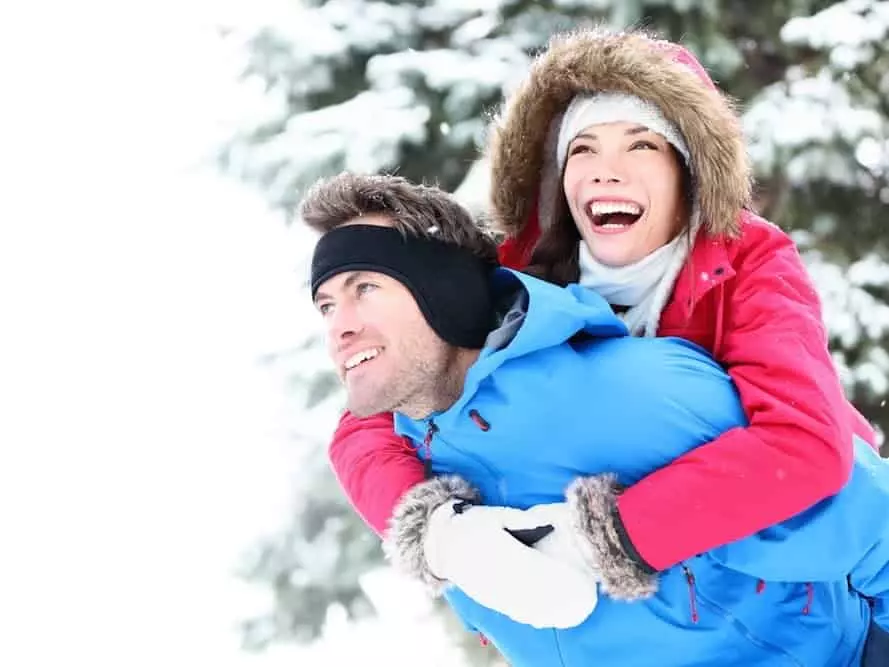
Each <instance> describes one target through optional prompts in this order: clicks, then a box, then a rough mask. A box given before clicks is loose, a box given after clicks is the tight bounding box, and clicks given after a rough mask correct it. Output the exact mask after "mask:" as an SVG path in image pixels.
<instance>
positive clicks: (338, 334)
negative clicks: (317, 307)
mask: <svg viewBox="0 0 889 667" xmlns="http://www.w3.org/2000/svg"><path fill="white" fill-rule="evenodd" d="M361 328H362V325H361V319H360V318H359V316H358V309H357V308H354V307H353V306H352V305H350V304H346V303H342V304H337V307H336V308H335V309H334V312H333V313H332V314H331V315H330V317H328V318H327V333H328V336H329V337H330V339H331V341H333V342H341V341H343V340H345V339H348V338H351V337H352V336H354V335H355V334H357V333H359V332H360V331H361Z"/></svg>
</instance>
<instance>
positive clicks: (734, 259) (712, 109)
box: [330, 30, 875, 599]
mask: <svg viewBox="0 0 889 667" xmlns="http://www.w3.org/2000/svg"><path fill="white" fill-rule="evenodd" d="M489 157H490V160H491V165H492V179H491V182H492V183H493V188H492V190H493V192H492V214H493V220H494V224H495V225H496V226H497V227H498V228H499V230H500V231H502V232H503V233H504V234H505V235H506V236H507V240H506V241H505V243H504V244H503V246H502V248H501V260H502V262H503V263H504V264H505V265H506V266H509V267H511V268H519V269H527V270H528V271H529V272H531V273H534V274H536V275H538V276H540V277H543V278H545V279H547V280H551V281H554V282H558V283H563V284H564V283H569V282H574V281H577V282H580V283H581V284H583V285H586V286H588V287H590V288H591V289H595V290H597V291H599V292H600V293H601V294H602V295H603V296H604V297H605V298H606V299H607V300H608V302H609V303H610V304H611V305H612V307H613V308H614V309H615V311H616V312H619V313H621V315H622V317H623V318H624V320H625V322H626V324H627V325H628V327H630V329H631V331H632V333H634V334H635V335H641V336H679V337H682V338H685V339H687V340H690V341H693V342H695V343H697V344H699V345H701V346H702V347H704V348H706V349H707V350H708V351H710V352H711V353H712V354H713V356H714V357H715V358H716V360H717V361H719V362H720V363H721V364H722V365H723V366H724V367H725V368H726V370H727V371H728V373H729V374H730V375H731V377H732V379H733V381H734V383H735V384H736V386H737V388H738V391H739V393H740V397H741V400H742V403H743V405H744V408H745V412H746V415H747V418H748V422H749V426H747V427H746V428H736V429H732V430H731V431H729V432H727V433H725V434H723V435H721V436H719V437H717V438H716V439H715V440H713V441H712V442H710V443H708V444H706V445H704V446H703V447H700V448H698V449H696V450H694V451H691V452H689V453H687V454H685V455H683V456H681V457H680V458H678V459H676V460H675V461H674V462H673V463H672V464H670V465H668V466H666V467H664V468H662V469H660V470H658V471H657V472H655V473H653V474H651V475H649V476H647V477H645V478H644V479H642V480H640V481H639V482H637V483H636V484H634V485H633V486H631V487H629V488H626V489H619V488H615V487H611V488H609V489H607V493H606V494H604V495H603V494H601V493H598V491H597V494H596V502H599V503H601V510H602V511H601V513H600V515H601V516H604V517H607V519H606V520H604V521H603V522H602V524H601V525H598V526H590V527H589V531H590V533H591V534H590V535H589V537H590V541H591V542H593V543H598V544H601V545H603V548H608V549H611V550H612V553H614V552H616V553H617V557H615V558H612V559H611V562H612V563H613V564H614V568H613V570H609V569H607V568H606V569H604V570H603V571H602V572H599V573H598V574H599V576H600V577H601V580H602V589H603V591H604V592H606V593H609V594H611V595H612V596H614V597H620V598H628V599H629V598H633V597H638V596H642V595H648V594H650V593H651V591H652V590H654V589H655V587H656V585H657V576H656V575H657V573H658V572H660V571H663V570H667V569H668V568H671V567H673V566H674V565H676V564H678V563H680V562H681V561H683V560H685V559H687V558H690V557H693V556H695V555H696V554H699V553H702V552H704V551H708V550H710V549H712V548H714V547H717V546H720V545H724V544H727V543H729V542H732V541H734V540H737V539H739V538H742V537H744V536H747V535H751V534H753V533H755V532H757V531H759V530H762V529H764V528H766V527H768V526H770V525H773V524H776V523H779V522H781V521H783V520H786V519H788V518H790V517H792V516H794V515H796V514H798V513H799V512H801V511H803V510H805V509H806V508H808V507H811V506H812V505H814V504H815V503H817V502H818V501H820V500H822V499H824V498H826V497H828V496H830V495H832V494H834V493H836V492H837V491H838V490H839V489H840V488H842V487H843V485H844V484H845V483H846V481H847V480H848V478H849V474H850V469H851V461H852V453H853V445H852V443H853V434H858V435H859V436H861V437H862V438H864V439H865V440H867V441H868V442H869V443H874V441H875V437H874V433H873V431H872V430H871V429H870V427H869V426H868V425H867V424H866V422H865V421H864V420H863V418H861V416H860V415H859V414H858V413H857V412H856V411H855V410H854V408H852V406H851V405H850V404H849V403H848V402H847V401H846V399H845V397H844V395H843V391H842V388H841V385H840V382H839V380H838V378H837V375H836V372H835V369H834V367H833V364H832V361H831V357H830V354H829V351H828V347H827V336H826V332H825V329H824V325H823V323H822V320H821V311H820V303H819V300H818V297H817V294H816V292H815V290H814V288H813V286H812V284H811V282H810V280H809V278H808V277H807V275H806V273H805V270H804V267H803V265H802V262H801V259H800V257H799V255H798V253H797V251H796V249H795V247H794V244H793V243H792V241H791V240H790V238H789V237H788V236H787V235H786V234H784V233H783V232H782V231H780V230H779V229H778V228H777V227H775V226H773V225H771V224H770V223H768V222H766V221H765V220H763V219H761V218H759V217H758V216H756V215H755V214H754V213H752V212H751V211H750V210H749V209H748V208H747V206H748V203H749V201H750V180H749V169H748V163H747V158H746V155H745V149H744V141H743V137H742V134H741V129H740V124H739V121H738V117H737V115H736V113H735V111H734V109H733V107H732V105H731V104H730V102H729V101H728V100H727V99H726V98H725V97H723V96H722V95H721V94H720V93H719V91H718V90H717V89H716V87H715V86H714V84H713V82H712V81H711V80H710V78H709V77H708V76H707V74H706V72H705V71H704V69H703V68H702V67H701V65H700V64H699V63H698V62H697V61H696V60H695V59H694V57H693V56H692V55H691V54H690V53H689V52H688V51H686V50H685V49H684V48H682V47H680V46H677V45H675V44H671V43H668V42H664V41H659V40H656V39H653V38H651V37H648V36H646V35H644V34H641V33H613V32H608V31H603V30H590V31H580V32H574V33H571V34H569V35H566V36H561V37H558V38H556V39H554V40H553V41H552V43H551V44H550V46H549V48H548V49H547V51H546V52H545V53H544V54H543V55H542V56H541V57H540V58H539V59H538V60H537V61H536V62H535V64H534V65H533V66H532V68H531V70H530V72H529V74H528V76H527V77H526V78H525V80H524V81H523V83H522V84H521V85H520V86H519V87H518V89H517V90H516V92H515V93H514V94H513V95H512V96H511V97H510V99H508V100H507V101H506V103H505V105H504V108H503V110H502V113H501V115H500V118H499V119H498V121H497V122H496V124H495V127H494V129H493V133H492V138H491V141H490V144H489ZM590 427H591V428H595V425H591V426H590ZM619 445H620V443H615V446H619ZM429 454H430V455H431V456H432V457H433V458H434V457H435V451H434V448H433V449H432V451H431V452H429ZM330 456H331V460H332V463H333V467H334V469H335V471H336V473H337V475H338V477H339V480H340V482H341V484H342V485H343V487H344V489H345V490H346V493H347V495H348V496H349V497H350V499H351V501H352V503H353V504H354V506H355V507H356V509H357V510H358V511H359V513H360V514H361V515H362V516H363V517H364V519H365V520H366V521H367V522H368V523H369V524H370V525H371V526H372V527H374V528H375V529H376V530H377V531H378V532H379V533H381V534H383V533H385V531H386V529H387V523H388V521H389V519H390V517H391V516H392V514H393V511H394V510H395V507H396V505H397V504H398V503H399V502H401V503H404V502H409V501H410V499H411V497H412V493H415V491H416V489H417V488H421V486H422V482H423V479H424V471H423V466H422V464H421V463H420V461H419V460H418V458H417V456H416V452H415V451H414V450H413V449H412V448H411V447H408V446H406V445H405V442H404V441H403V440H401V439H400V438H398V437H396V436H395V435H394V434H393V432H392V421H391V417H390V416H388V415H380V416H376V417H371V418H367V419H356V418H355V417H353V416H351V415H348V414H346V415H345V416H344V417H343V419H342V421H341V423H340V425H339V428H338V430H337V432H336V434H335V436H334V440H333V443H332V444H331V447H330ZM418 485H419V486H418ZM594 488H595V489H597V490H600V488H601V480H600V479H597V478H581V479H580V480H578V481H577V483H575V485H573V486H572V489H573V490H574V492H576V493H584V492H585V490H588V489H594ZM396 529H397V526H396ZM627 573H630V575H631V576H629V577H628V576H627Z"/></svg>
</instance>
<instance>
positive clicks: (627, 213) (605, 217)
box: [587, 200, 644, 232]
mask: <svg viewBox="0 0 889 667" xmlns="http://www.w3.org/2000/svg"><path fill="white" fill-rule="evenodd" d="M643 213H644V211H643V209H642V207H641V206H639V204H637V203H635V202H629V201H602V200H599V201H593V202H590V204H589V205H588V206H587V215H588V216H589V218H590V221H591V222H592V223H593V230H594V231H597V232H621V231H625V230H627V229H629V228H630V227H631V226H632V225H633V224H635V223H636V222H637V221H638V220H639V218H641V217H642V214H643Z"/></svg>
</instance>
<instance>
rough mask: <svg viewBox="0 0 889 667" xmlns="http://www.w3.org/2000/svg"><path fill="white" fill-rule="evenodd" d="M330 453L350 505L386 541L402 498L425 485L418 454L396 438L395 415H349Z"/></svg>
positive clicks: (336, 435)
mask: <svg viewBox="0 0 889 667" xmlns="http://www.w3.org/2000/svg"><path fill="white" fill-rule="evenodd" d="M328 453H329V456H330V462H331V465H332V466H333V471H334V473H335V474H336V477H337V479H338V480H339V483H340V485H341V486H342V487H343V490H344V491H345V492H346V496H347V497H348V498H349V502H351V503H352V506H353V507H354V508H355V510H356V511H357V512H358V514H359V515H360V516H361V518H362V519H364V521H365V523H367V525H369V526H370V527H371V528H373V530H374V531H376V533H377V534H378V535H380V536H381V537H383V536H384V535H385V532H386V530H387V528H388V524H389V519H390V518H391V516H392V513H393V510H394V509H395V506H396V505H397V504H398V501H399V500H400V499H401V497H402V495H404V493H405V492H406V491H407V490H408V489H410V488H411V487H413V486H414V485H416V484H418V483H420V482H422V481H423V479H424V470H423V463H422V462H421V461H420V459H419V458H417V455H416V453H415V451H414V448H413V447H412V446H411V445H410V443H409V442H408V441H407V440H406V439H405V438H402V437H401V436H399V435H397V434H396V433H395V431H394V426H393V420H392V415H391V414H390V413H386V414H379V415H373V416H371V417H365V418H358V417H355V416H354V415H352V414H350V413H349V412H346V413H345V414H343V416H342V418H341V419H340V423H339V425H338V426H337V429H336V431H335V432H334V435H333V441H332V442H331V443H330V449H329V452H328Z"/></svg>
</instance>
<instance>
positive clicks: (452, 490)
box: [383, 475, 481, 595]
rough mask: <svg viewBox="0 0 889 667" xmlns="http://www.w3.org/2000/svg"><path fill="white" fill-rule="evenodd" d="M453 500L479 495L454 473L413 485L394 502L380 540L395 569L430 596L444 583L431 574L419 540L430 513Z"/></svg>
mask: <svg viewBox="0 0 889 667" xmlns="http://www.w3.org/2000/svg"><path fill="white" fill-rule="evenodd" d="M454 500H465V501H468V502H472V503H478V502H480V500H481V496H480V494H479V492H478V491H477V490H476V489H475V488H474V487H473V486H472V485H470V484H469V482H467V481H465V480H464V479H462V478H461V477H457V476H456V475H448V476H442V477H433V478H432V479H428V480H426V481H425V482H421V483H420V484H417V485H416V486H415V487H413V488H412V489H411V490H410V491H408V492H407V493H406V494H404V496H402V498H401V500H400V501H399V503H398V505H396V507H395V511H394V512H393V514H392V518H391V519H390V521H389V530H388V532H387V533H386V538H385V539H384V540H383V551H384V552H385V554H386V557H387V558H388V559H389V561H390V562H391V563H392V565H393V566H394V567H395V568H396V569H397V570H398V571H399V572H401V573H403V574H406V575H408V576H409V577H413V578H415V579H419V580H420V581H421V582H423V583H424V584H425V585H426V586H427V587H428V588H429V590H430V592H431V593H432V594H434V595H439V594H441V592H442V590H444V588H445V586H446V585H447V582H446V581H444V580H442V579H439V578H438V577H436V576H435V575H434V574H432V571H431V570H430V569H429V565H428V564H427V563H426V556H425V554H424V552H423V543H424V542H425V540H426V530H427V527H428V524H429V518H430V517H431V516H432V513H433V512H434V511H435V510H437V509H438V508H439V507H441V506H442V505H444V504H445V503H447V502H450V501H454Z"/></svg>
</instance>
